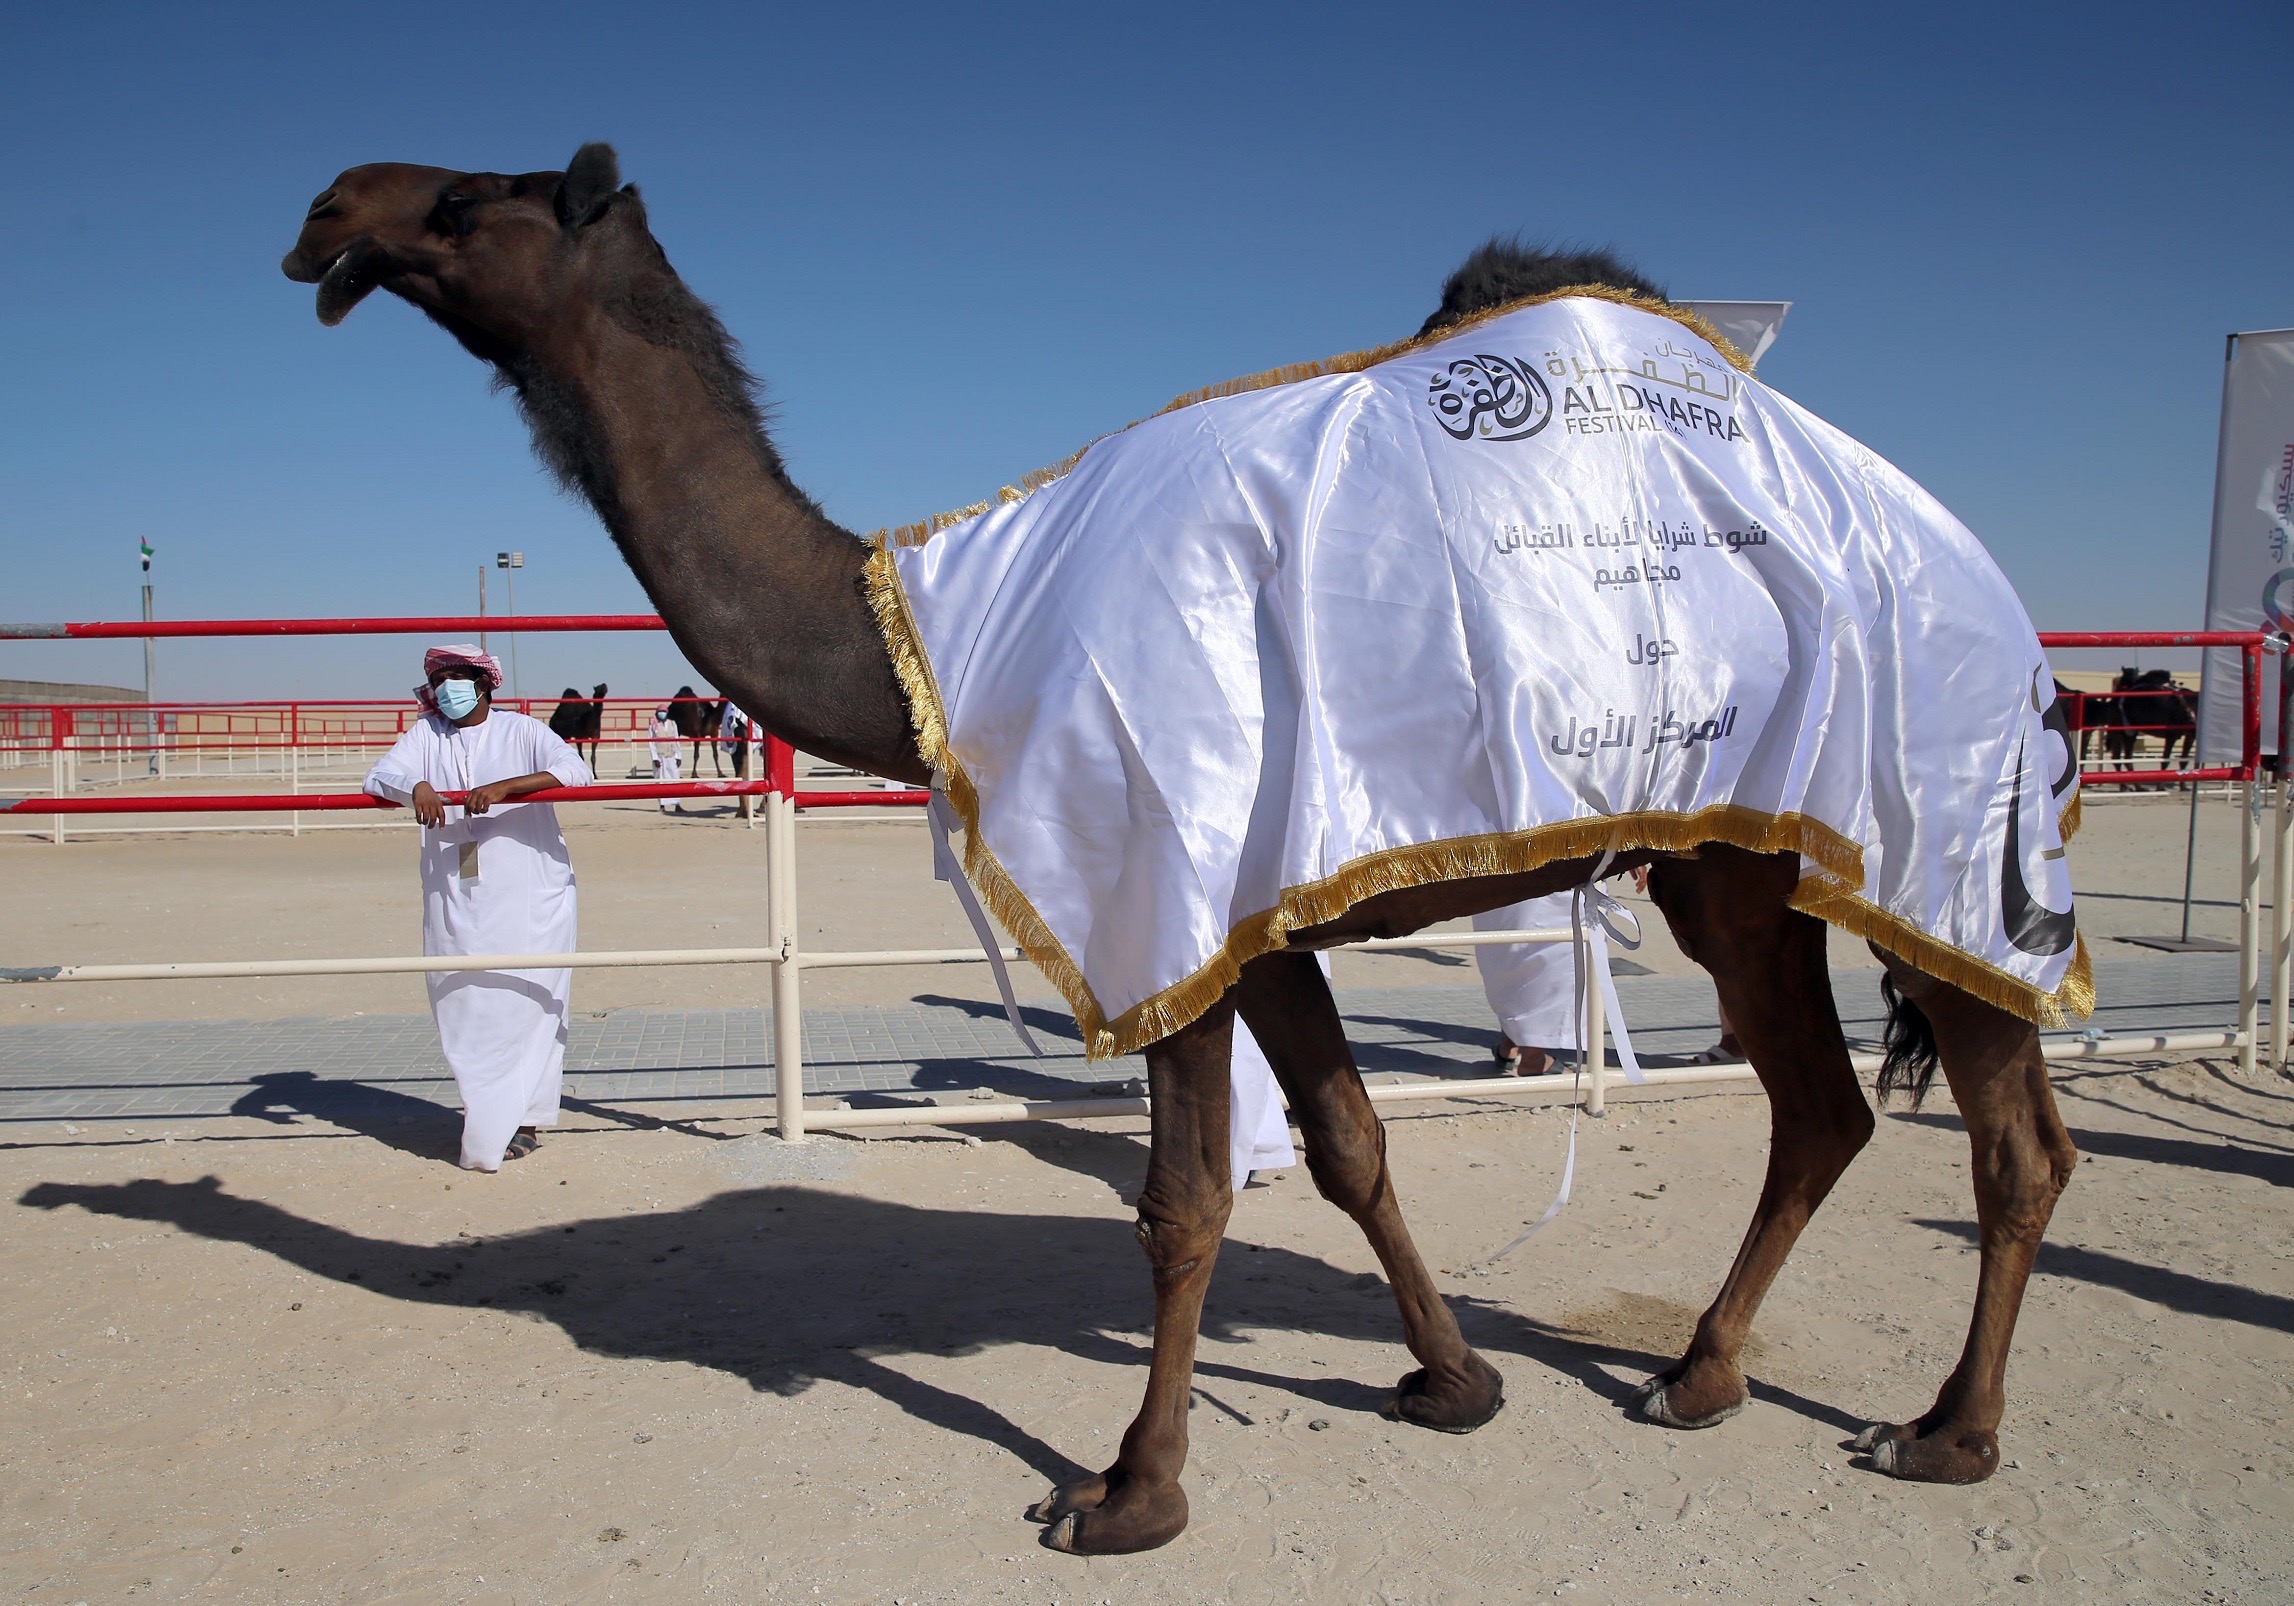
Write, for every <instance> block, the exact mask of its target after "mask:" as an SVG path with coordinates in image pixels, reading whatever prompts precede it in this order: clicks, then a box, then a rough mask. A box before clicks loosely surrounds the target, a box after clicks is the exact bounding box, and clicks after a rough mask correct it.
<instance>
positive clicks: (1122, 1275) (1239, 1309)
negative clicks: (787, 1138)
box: [19, 1140, 1853, 1481]
mask: <svg viewBox="0 0 2294 1606" xmlns="http://www.w3.org/2000/svg"><path fill="white" fill-rule="evenodd" d="M760 1141H771V1140H760ZM1119 1141H1120V1140H1119ZM1061 1146H1062V1147H1071V1146H1072V1145H1068V1144H1064V1143H1063V1144H1062V1145H1061ZM1111 1147H1112V1146H1111ZM1121 1147H1122V1148H1123V1149H1124V1150H1125V1151H1126V1152H1125V1154H1124V1155H1122V1156H1116V1155H1114V1154H1113V1153H1112V1152H1111V1153H1110V1155H1108V1156H1104V1157H1100V1162H1099V1163H1097V1164H1093V1163H1088V1162H1083V1163H1079V1162H1081V1160H1082V1157H1080V1156H1074V1155H1069V1156H1065V1157H1064V1159H1065V1163H1067V1164H1069V1165H1070V1166H1071V1167H1072V1168H1073V1169H1075V1170H1077V1171H1079V1172H1082V1173H1084V1174H1106V1175H1111V1174H1112V1173H1113V1172H1115V1171H1116V1170H1117V1169H1118V1167H1119V1166H1120V1165H1121V1164H1123V1163H1124V1162H1126V1161H1128V1163H1129V1164H1130V1165H1131V1166H1132V1167H1134V1168H1135V1167H1136V1165H1137V1156H1138V1150H1137V1147H1136V1145H1132V1144H1129V1143H1128V1142H1122V1143H1121ZM19 1202H20V1203H21V1204H23V1205H26V1206H29V1207H31V1208H34V1209H41V1210H53V1209H58V1208H61V1207H63V1206H66V1205H73V1206H77V1207H79V1208H81V1209H83V1210H87V1211H90V1212H92V1213H94V1214H98V1215H105V1216H112V1217H117V1218H121V1219H126V1220H135V1221H152V1222H165V1223H168V1224H170V1225H173V1226H175V1227H177V1228H178V1229H180V1230H181V1231H184V1232H187V1233H193V1234H196V1235H198V1236H200V1237H203V1238H208V1239H212V1240H215V1241H218V1242H228V1243H240V1244H245V1245H247V1246H248V1247H249V1248H252V1249H255V1250H258V1251H260V1252H261V1253H264V1254H268V1255H271V1256H274V1257H276V1258H277V1259H279V1260H282V1261H284V1262H286V1263H288V1264H289V1265H292V1266H295V1267H297V1268H299V1269H301V1270H302V1271H304V1272H305V1273H307V1274H309V1275H310V1276H313V1277H319V1278H325V1279H327V1280H329V1281H334V1282H349V1283H356V1284H358V1285H360V1286H361V1287H363V1288H366V1289H368V1290H369V1291H371V1292H374V1293H377V1294H380V1295H383V1296H384V1297H386V1298H390V1299H398V1300H406V1301H411V1302H415V1303H420V1304H427V1305H440V1306H451V1307H460V1308H465V1309H490V1310H502V1311H515V1312H523V1313H526V1314H527V1315H529V1316H530V1317H532V1318H533V1319H535V1320H538V1321H545V1322H550V1323H554V1324H555V1325H556V1326H558V1327H559V1328H560V1329H561V1330H563V1331H564V1332H565V1334H566V1335H567V1336H568V1337H569V1338H571V1339H572V1340H573V1341H574V1342H575V1343H576V1344H577V1345H579V1346H580V1347H581V1348H582V1349H583V1350H584V1351H586V1352H587V1353H590V1354H593V1355H600V1356H605V1357H610V1358H615V1359H624V1360H637V1361H671V1362H681V1363H684V1364H687V1365H693V1366H706V1367H713V1368H715V1369H717V1370H719V1371H721V1372H725V1373H727V1374H730V1375H732V1376H735V1377H738V1378H741V1379H742V1380H744V1381H745V1382H747V1383H748V1384H749V1385H750V1386H751V1387H753V1388H756V1389H758V1390H760V1391H769V1392H772V1393H775V1394H781V1395H788V1396H793V1395H798V1394H802V1393H804V1392H805V1391H807V1390H808V1389H810V1388H811V1387H812V1386H813V1385H814V1384H816V1383H819V1382H823V1381H830V1382H840V1383H844V1384H847V1385H850V1386H852V1387H855V1388H861V1389H866V1390H868V1391H870V1392H871V1393H874V1394H876V1395H878V1396H879V1397H881V1398H882V1399H884V1400H885V1401H887V1402H888V1403H890V1404H892V1405H894V1406H896V1407H897V1408H899V1409H900V1410H902V1411H904V1412H906V1413H907V1414H908V1415H910V1416H912V1417H915V1418H917V1419H918V1420H920V1421H923V1422H926V1423H929V1424H931V1425H933V1426H935V1427H937V1428H940V1429H943V1430H945V1431H948V1432H951V1433H960V1434H964V1435H966V1436H968V1437H972V1438H976V1439H980V1440H982V1441H984V1442H986V1443H989V1444H993V1445H996V1446H998V1447H1000V1448H1002V1449H1004V1450H1006V1451H1008V1452H1009V1453H1011V1454H1012V1455H1014V1456H1015V1457H1017V1458H1018V1459H1019V1460H1020V1461H1022V1462H1023V1463H1025V1464H1026V1465H1027V1466H1029V1467H1030V1468H1032V1469H1033V1470H1034V1471H1036V1472H1037V1473H1039V1474H1041V1475H1042V1476H1043V1477H1045V1478H1047V1479H1052V1480H1055V1481H1056V1480H1060V1479H1065V1478H1071V1477H1074V1476H1076V1475H1077V1474H1078V1472H1079V1471H1080V1470H1082V1469H1080V1468H1079V1467H1077V1466H1076V1465H1075V1464H1074V1463H1073V1462H1071V1461H1069V1460H1068V1458H1067V1457H1066V1456H1064V1455H1062V1454H1061V1453H1060V1452H1059V1451H1057V1450H1055V1449H1054V1448H1052V1447H1051V1446H1050V1445H1048V1444H1046V1443H1045V1442H1043V1441H1042V1440H1041V1439H1038V1438H1037V1437H1035V1435H1034V1434H1032V1433H1031V1432H1029V1431H1028V1429H1027V1428H1025V1427H1023V1426H1022V1425H1021V1424H1019V1423H1017V1422H1014V1421H1013V1420H1011V1419H1010V1418H1009V1417H1007V1416H1005V1415H1004V1414H1003V1413H1002V1412H1000V1411H998V1410H996V1409H995V1408H994V1407H992V1406H990V1405H987V1404H985V1403H983V1402H981V1401H979V1400H974V1399H970V1398H967V1397H966V1396H964V1395H962V1394H960V1393H957V1392H954V1391H952V1390H949V1389H946V1388H943V1387H940V1386H938V1385H936V1384H934V1383H931V1382H927V1381H925V1380H923V1379H920V1378H918V1377H915V1376H913V1375H911V1374H910V1373H909V1372H908V1371H906V1370H903V1369H902V1367H901V1365H900V1364H899V1363H900V1361H901V1359H902V1358H903V1357H922V1356H961V1355H973V1354H978V1353H981V1352H983V1351H987V1350H991V1349H996V1348H1000V1347H1005V1346H1010V1345H1040V1346H1045V1347H1048V1348H1053V1349H1057V1350H1060V1351H1063V1352H1065V1353H1067V1354H1069V1355H1072V1356H1074V1357H1076V1358H1078V1359H1081V1360H1085V1361H1092V1362H1100V1363H1105V1364H1107V1365H1111V1366H1121V1367H1123V1368H1125V1369H1126V1370H1125V1374H1124V1375H1123V1376H1122V1378H1121V1380H1120V1381H1119V1382H1117V1383H1115V1384H1114V1387H1115V1388H1116V1389H1117V1390H1118V1391H1119V1393H1120V1394H1121V1395H1122V1396H1123V1401H1122V1407H1121V1409H1122V1410H1125V1411H1127V1409H1128V1406H1129V1403H1130V1402H1129V1396H1130V1394H1131V1393H1132V1391H1133V1390H1134V1389H1136V1388H1137V1387H1138V1386H1139V1384H1140V1383H1142V1382H1143V1381H1144V1375H1145V1365H1146V1360H1147V1354H1148V1348H1147V1338H1146V1334H1147V1332H1148V1327H1149V1323H1150V1320H1151V1317H1152V1302H1151V1299H1150V1296H1149V1292H1148V1286H1147V1277H1146V1273H1145V1269H1144V1267H1143V1265H1142V1263H1141V1260H1140V1256H1139V1251H1138V1248H1137V1246H1136V1244H1134V1242H1133V1241H1132V1234H1131V1227H1130V1223H1129V1222H1128V1221H1125V1220H1121V1219H1116V1218H1112V1217H1108V1216H1070V1215H1056V1214H1042V1215H1020V1214H1012V1213H1007V1212H1001V1211H996V1210H988V1209H978V1210H937V1209H921V1208H918V1207H915V1206H911V1205H903V1204H896V1203H891V1202H888V1201H884V1200H879V1199H869V1198H863V1197H858V1196H855V1195H852V1194H847V1193H830V1192H825V1191H821V1190H817V1189H813V1188H807V1187H801V1186H788V1185H781V1186H764V1187H753V1188H740V1189H735V1190H731V1191H728V1192H724V1193H720V1194H717V1195H715V1196H714V1197H712V1198H710V1199H707V1200H705V1201H703V1202H701V1203H699V1204H696V1205H693V1206H691V1207H690V1208H687V1209H684V1210H675V1211H659V1212H648V1213H646V1214H644V1215H629V1216H607V1217H596V1218H591V1219H587V1220H582V1221H577V1222H574V1223H571V1224H560V1225H555V1226H548V1227H539V1228H533V1229H529V1230H527V1231H523V1232H516V1233H509V1234H505V1235H502V1236H500V1237H495V1238H488V1239H483V1240H479V1239H456V1240H452V1241H449V1242H446V1243H440V1244H408V1243H397V1242H393V1241H391V1240H388V1239H384V1238H374V1237H368V1236H365V1235H363V1234H361V1233H358V1232H354V1231H349V1230H346V1229H344V1228H341V1227H336V1226H332V1225H329V1224H327V1223H324V1222H319V1221H313V1220H310V1219H308V1218H306V1217H303V1216H299V1215H296V1214H295V1213H293V1212H292V1211H288V1210H284V1209H281V1208H280V1207H279V1206H277V1205H274V1204H270V1203H267V1202H265V1201H263V1200H260V1199H250V1198H242V1197H240V1196H238V1195H235V1194H232V1193H230V1192H227V1191H226V1190H225V1189H224V1187H223V1185H222V1183H221V1182H220V1180H218V1179H216V1178H213V1177H208V1178H204V1179H202V1180H200V1181H198V1182H186V1183H177V1182H161V1181H156V1180H146V1181H138V1182H127V1183H118V1184H78V1183H57V1182H46V1183H41V1184H39V1185H37V1186H35V1187H33V1188H31V1189H30V1190H28V1191H27V1192H26V1193H24V1194H23V1195H22V1197H21V1199H20V1200H19ZM1451 1303H1452V1305H1453V1308H1455V1309H1456V1311H1457V1313H1458V1317H1459V1320H1460V1322H1461V1323H1462V1324H1463V1325H1464V1327H1465V1330H1466V1334H1467V1337H1468V1338H1469V1340H1471V1341H1472V1342H1473V1343H1474V1344H1475V1345H1477V1346H1478V1347H1480V1348H1482V1349H1484V1350H1487V1351H1489V1352H1492V1353H1493V1354H1495V1355H1497V1356H1500V1357H1503V1356H1506V1355H1511V1356H1515V1357H1518V1358H1520V1359H1521V1360H1526V1361H1528V1362H1530V1363H1531V1364H1533V1365H1537V1366H1544V1367H1547V1368H1550V1369H1552V1370H1556V1371H1560V1372H1564V1373H1567V1374H1568V1375H1570V1376H1572V1377H1574V1378H1576V1379H1577V1380H1578V1381H1579V1382H1580V1383H1582V1384H1583V1385H1584V1386H1585V1387H1587V1388H1589V1389H1591V1390H1592V1391H1593V1392H1595V1393H1596V1394H1599V1395H1601V1396H1602V1397H1604V1398H1606V1399H1609V1400H1610V1401H1612V1402H1614V1403H1619V1404H1621V1403H1622V1402H1623V1400H1624V1397H1625V1394H1626V1392H1627V1390H1628V1388H1629V1387H1630V1383H1629V1382H1626V1381H1620V1380H1619V1379H1618V1378H1616V1377H1614V1376H1612V1375H1611V1372H1610V1370H1608V1369H1609V1368H1620V1369H1626V1370H1630V1371H1632V1372H1634V1373H1635V1374H1636V1375H1637V1374H1638V1373H1639V1372H1642V1371H1648V1370H1653V1369H1655V1368H1657V1367H1659V1366H1662V1365H1664V1364H1666V1363H1667V1362H1669V1361H1670V1360H1671V1359H1672V1357H1671V1356H1670V1355H1658V1354H1653V1353H1649V1352H1647V1351H1644V1350H1641V1349H1638V1348H1633V1347H1629V1346H1628V1344H1625V1343H1612V1342H1609V1341H1606V1340H1604V1339H1603V1338H1602V1337H1601V1336H1600V1335H1583V1334H1577V1333H1571V1332H1567V1331H1563V1330H1561V1329H1559V1328H1556V1327H1552V1326H1549V1325H1547V1324H1544V1323H1541V1322H1538V1321H1536V1320H1533V1319H1531V1318H1529V1317H1525V1316H1523V1315H1521V1314H1519V1313H1518V1312H1515V1311H1512V1310H1509V1309H1506V1308H1505V1307H1503V1306H1501V1305H1497V1304H1494V1303H1491V1302H1489V1301H1486V1300H1480V1299H1472V1298H1465V1297H1455V1296H1454V1297H1453V1298H1452V1301H1451ZM1276 1331H1289V1332H1312V1333H1322V1334H1328V1335H1331V1336H1334V1337H1340V1338H1350V1339H1358V1340H1364V1341H1369V1342H1377V1343H1384V1344H1389V1345H1392V1346H1393V1362H1394V1371H1395V1373H1396V1374H1397V1375H1398V1374H1399V1373H1400V1372H1401V1371H1402V1370H1404V1369H1406V1368H1407V1367H1408V1365H1409V1364H1410V1363H1409V1360H1408V1357H1407V1355H1406V1353H1405V1352H1404V1351H1403V1350H1402V1348H1401V1345H1400V1342H1399V1341H1400V1337H1401V1323H1400V1319H1399V1317H1398V1316H1397V1315H1396V1313H1395V1309H1394V1302H1393V1299H1392V1297H1391V1295H1390V1294H1389V1293H1388V1291H1387V1288H1386V1285H1385V1283H1384V1281H1383V1280H1382V1279H1381V1278H1379V1277H1377V1276H1375V1275H1369V1274H1358V1273H1351V1272H1347V1271H1343V1270H1341V1269H1339V1268H1337V1267H1334V1266H1331V1265H1329V1264H1327V1263H1325V1262H1323V1261H1320V1260H1317V1259H1315V1258H1313V1257H1311V1256H1308V1255H1303V1254H1299V1253H1297V1252H1295V1251H1292V1250H1288V1249H1283V1248H1279V1247H1275V1246H1262V1245H1254V1244H1251V1243H1249V1242H1247V1241H1245V1240H1243V1239H1240V1238H1230V1239H1229V1240H1228V1243H1227V1245H1226V1247H1225V1249H1224V1250H1223V1251H1222V1254H1221V1259H1220V1266H1219V1270H1218V1274H1217V1278H1216V1281H1215V1284H1214V1286H1213V1289H1212V1292H1211V1299H1210V1308H1209V1309H1208V1310H1207V1311H1206V1313H1205V1316H1204V1323H1203V1339H1204V1344H1203V1348H1202V1351H1201V1360H1200V1364H1199V1366H1198V1370H1197V1376H1198V1381H1199V1382H1200V1383H1201V1384H1203V1385H1204V1386H1203V1387H1202V1388H1201V1389H1200V1390H1199V1391H1198V1392H1200V1393H1201V1394H1202V1396H1203V1398H1204V1399H1205V1401H1206V1402H1207V1403H1209V1404H1210V1405H1211V1406H1213V1407H1214V1408H1216V1409H1219V1410H1221V1411H1224V1412H1226V1413H1228V1414H1230V1415H1233V1416H1237V1417H1242V1416H1243V1415H1244V1413H1243V1412H1241V1411H1238V1410H1236V1408H1235V1407H1234V1406H1232V1405H1231V1404H1228V1403H1227V1402H1226V1401H1225V1400H1224V1399H1222V1398H1221V1397H1220V1392H1221V1391H1219V1390H1218V1383H1219V1381H1220V1380H1222V1379H1223V1380H1227V1381H1233V1382H1244V1383H1250V1384H1254V1385H1258V1386H1261V1387H1264V1388H1267V1389H1271V1390H1275V1391H1279V1392H1284V1393H1288V1394H1291V1395H1294V1396H1296V1397H1297V1398H1299V1399H1300V1400H1302V1401H1307V1402H1311V1403H1312V1404H1314V1405H1315V1406H1318V1407H1321V1408H1324V1409H1326V1410H1329V1411H1331V1412H1334V1413H1335V1412H1351V1413H1359V1414H1362V1415H1371V1414H1374V1413H1376V1412H1377V1411H1378V1410H1379V1408H1380V1406H1381V1405H1382V1404H1383V1403H1384V1402H1385V1400H1386V1398H1387V1396H1388V1395H1389V1393H1390V1392H1391V1384H1390V1382H1388V1381H1386V1380H1383V1379H1382V1380H1380V1381H1379V1382H1377V1383H1372V1382H1369V1381H1364V1380H1358V1379H1353V1378H1347V1377H1334V1376H1329V1375H1313V1374H1311V1373H1310V1374H1309V1375H1305V1376H1298V1375H1293V1374H1291V1373H1289V1372H1287V1371H1281V1370H1276V1369H1273V1368H1271V1367H1270V1366H1268V1365H1264V1364H1258V1363H1256V1362H1255V1357H1254V1350H1255V1349H1256V1348H1257V1347H1258V1336H1259V1335H1261V1334H1264V1333H1268V1332H1276ZM1683 1336H1684V1337H1685V1336H1686V1335H1685V1333H1684V1335H1683ZM1515 1370H1516V1372H1517V1376H1518V1375H1519V1369H1518V1367H1517V1368H1515ZM1755 1393H1756V1394H1757V1395H1759V1396H1761V1397H1763V1398H1766V1399H1769V1400H1772V1401H1774V1402H1775V1403H1778V1404H1782V1405H1784V1406H1786V1407H1787V1408H1788V1409H1796V1410H1799V1411H1800V1412H1801V1413H1802V1414H1804V1415H1808V1416H1811V1417H1812V1418H1813V1419H1815V1420H1817V1421H1821V1422H1827V1423H1833V1424H1842V1423H1849V1422H1852V1421H1853V1419H1851V1418H1849V1417H1847V1416H1846V1415H1844V1414H1842V1413H1840V1412H1837V1411H1835V1410H1833V1409H1831V1408H1829V1407H1826V1406H1822V1405H1817V1404H1814V1403H1813V1402H1809V1401H1805V1400H1802V1399H1801V1398H1800V1397H1799V1396H1797V1395H1793V1394H1790V1393H1789V1392H1788V1391H1780V1390H1773V1389H1768V1388H1765V1387H1762V1386H1760V1385H1758V1384H1756V1385H1755ZM1107 1414H1108V1415H1109V1416H1110V1417H1111V1418H1113V1419H1117V1420H1119V1419H1120V1416H1119V1411H1118V1408H1116V1407H1114V1406H1113V1405H1111V1406H1110V1408H1109V1410H1108V1412H1107ZM1246 1419H1247V1418H1246ZM1110 1425H1112V1422H1111V1424H1110Z"/></svg>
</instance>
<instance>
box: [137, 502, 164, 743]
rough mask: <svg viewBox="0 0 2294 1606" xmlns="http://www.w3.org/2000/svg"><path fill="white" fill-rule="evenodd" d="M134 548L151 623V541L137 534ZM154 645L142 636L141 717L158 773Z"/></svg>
mask: <svg viewBox="0 0 2294 1606" xmlns="http://www.w3.org/2000/svg"><path fill="white" fill-rule="evenodd" d="M136 548H137V550H138V551H139V552H140V553H141V554H142V556H143V573H144V582H143V622H144V623H145V624H147V625H148V624H150V623H151V543H150V542H149V541H146V540H144V539H142V538H141V537H140V536H139V537H137V539H136ZM156 645H157V643H156V641H155V640H154V638H152V637H150V636H145V637H144V638H143V703H144V710H143V718H144V723H145V725H146V726H147V727H148V728H149V730H150V732H151V763H150V771H149V773H151V774H153V775H157V774H158V773H159V715H158V713H157V712H156V711H154V710H153V708H152V706H151V703H152V695H151V689H152V659H153V650H154V648H155V647H156Z"/></svg>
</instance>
